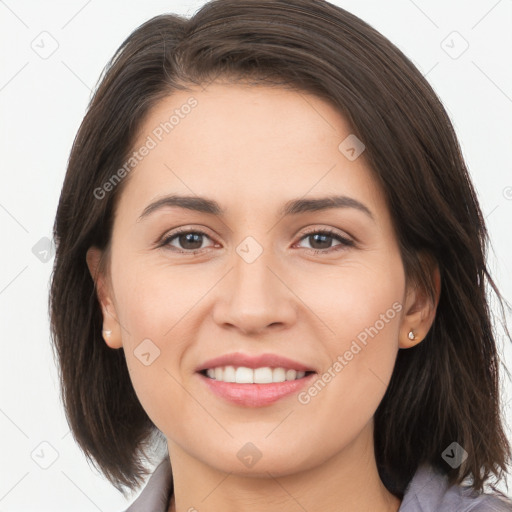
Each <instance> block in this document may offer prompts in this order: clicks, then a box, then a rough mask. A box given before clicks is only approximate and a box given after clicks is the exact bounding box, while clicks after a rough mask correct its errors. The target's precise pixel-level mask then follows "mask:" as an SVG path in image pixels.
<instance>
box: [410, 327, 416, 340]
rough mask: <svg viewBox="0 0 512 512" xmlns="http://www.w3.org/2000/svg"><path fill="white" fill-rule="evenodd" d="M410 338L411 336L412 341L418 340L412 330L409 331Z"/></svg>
mask: <svg viewBox="0 0 512 512" xmlns="http://www.w3.org/2000/svg"><path fill="white" fill-rule="evenodd" d="M408 336H409V339H410V340H414V339H416V335H415V334H414V332H412V329H411V330H410V331H409V335H408Z"/></svg>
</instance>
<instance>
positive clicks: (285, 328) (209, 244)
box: [89, 82, 414, 475]
mask: <svg viewBox="0 0 512 512" xmlns="http://www.w3.org/2000/svg"><path fill="white" fill-rule="evenodd" d="M166 123H167V124H166ZM347 137H348V139H347ZM340 144H341V145H340ZM143 147H145V148H146V149H145V150H144V149H142V148H143ZM133 149H134V151H136V152H137V154H136V155H135V157H136V158H137V160H138V163H137V165H136V167H135V168H134V169H133V170H130V172H129V175H128V177H125V178H124V179H127V180H128V182H127V183H126V188H125V189H124V190H123V193H122V195H121V197H120V201H119V203H118V208H117V210H116V215H115V221H114V230H113V238H112V246H111V253H110V262H109V263H110V266H109V271H108V274H107V279H106V280H104V281H101V282H103V285H102V286H103V287H102V288H101V289H102V290H103V292H102V293H103V295H102V301H103V303H104V305H105V307H104V314H105V317H104V328H109V329H111V330H112V331H113V334H112V338H111V340H110V341H109V342H108V343H109V345H110V346H111V347H114V348H118V347H122V348H123V349H124V352H125V355H126V361H127V364H128V369H129V372H130V376H131V379H132V381H133V385H134V388H135V390H136V393H137V396H138V398H139V400H140V402H141V404H142V406H143V407H144V409H145V410H146V411H147V413H148V415H149V416H150V418H151V419H152V420H153V422H154V423H155V425H156V426H157V427H158V428H159V429H160V430H161V431H162V432H163V433H164V434H165V436H166V437H167V439H168V443H169V449H170V453H171V459H172V450H175V451H176V452H180V453H183V454H187V456H190V457H192V458H193V459H194V460H197V461H199V462H202V463H205V464H207V465H209V466H211V467H214V468H218V469H220V470H222V471H227V472H228V471H233V472H242V473H243V472H246V473H253V474H266V472H267V471H272V474H274V475H279V474H286V473H292V472H296V471H300V470H304V469H307V468H312V467H314V466H315V465H318V464H321V463H322V462H325V461H327V460H328V459H329V458H331V457H332V456H333V455H335V454H340V453H342V452H343V451H346V450H349V447H351V446H355V443H356V442H357V441H358V440H359V441H361V442H363V441H362V440H364V442H367V441H371V429H372V427H373V422H372V418H373V415H374V413H375V410H376V408H377V406H378V404H379V403H380V401H381V399H382V397H383V395H384V393H385V391H386V388H387V385H388V382H389V380H390V377H391V374H392V370H393V366H394V362H395V358H396V355H397V351H398V349H399V348H400V347H405V346H408V345H407V343H410V344H412V343H413V342H408V341H407V333H408V332H409V330H410V328H411V327H413V328H414V325H411V319H412V316H411V317H409V316H408V315H409V314H408V310H409V309H410V308H411V305H412V302H413V301H414V297H413V296H412V295H410V294H408V293H407V290H406V285H405V275H404V269H403V265H402V261H401V257H400V253H399V248H398V245H397V240H396V236H395V233H394V230H393V226H392V222H391V218H390V214H389V211H388V209H387V206H386V203H385V200H384V196H383V194H382V191H381V190H380V188H379V187H378V185H377V183H376V181H375V179H374V177H373V176H372V173H371V171H370V169H369V167H368V165H367V163H366V162H365V158H364V156H365V154H364V147H363V146H362V145H361V142H360V141H358V140H357V139H355V138H354V136H353V135H351V128H350V126H349V124H347V122H346V121H345V120H344V118H343V117H342V116H341V115H340V114H339V113H338V112H337V111H336V110H335V109H334V108H333V107H332V106H330V104H328V103H327V102H325V101H323V100H322V99H320V98H318V97H316V96H312V95H308V94H305V93H298V92H292V91H290V90H285V89H282V88H270V87H264V86H258V87H254V86H243V85H241V84H236V85H233V84H231V85H229V84H221V83H219V82H214V83H213V84H211V85H210V86H208V87H207V88H205V89H201V88H197V89H193V90H191V91H180V92H176V93H174V94H173V95H172V96H169V97H167V98H166V99H164V100H162V101H161V102H160V103H159V104H158V105H157V106H156V107H155V108H154V109H153V110H152V111H151V112H150V114H149V115H148V117H147V118H146V119H145V122H144V124H143V127H142V130H141V131H140V133H139V137H138V140H137V142H136V144H135V145H134V148H133ZM361 151H362V153H361ZM171 196H172V197H174V198H179V197H185V196H186V197H188V198H189V199H188V200H187V201H185V200H183V199H182V206H181V207H180V206H178V205H176V204H174V205H173V204H171V202H169V203H168V204H165V202H160V203H159V205H156V206H153V207H152V206H150V205H152V204H153V205H154V203H155V202H156V201H160V200H162V199H164V198H169V197H171ZM328 197H329V198H334V197H337V198H339V199H336V200H334V199H333V201H332V202H331V203H326V204H324V203H323V200H324V199H325V198H328ZM315 200H322V201H321V203H315V202H314V201H315ZM206 201H208V203H207V204H206V203H205V202H206ZM213 202H215V203H216V205H218V208H219V210H221V211H222V213H219V212H215V211H214V209H212V208H211V205H212V203H213ZM295 203H297V204H295ZM185 204H186V205H188V206H189V207H190V208H186V207H184V206H183V205H185ZM205 204H206V206H208V208H206V207H205ZM326 205H327V206H329V205H330V206H335V207H326ZM148 208H149V209H148ZM201 210H203V211H201ZM206 210H209V211H206ZM210 210H211V211H210ZM178 230H182V231H183V233H182V234H181V235H177V232H178ZM326 230H327V231H329V232H332V233H330V234H322V232H325V231H326ZM187 233H188V235H187ZM175 235H176V236H175ZM94 251H95V250H92V251H91V254H90V255H89V256H90V257H91V256H92V255H93V253H94ZM89 261H93V260H92V259H91V260H89ZM234 353H238V354H241V355H243V356H249V358H250V357H251V356H253V357H257V356H261V355H262V354H266V355H273V356H279V357H283V358H287V359H288V360H289V361H287V362H283V361H279V360H274V361H273V360H272V359H268V360H265V359H262V360H260V361H256V360H251V361H249V362H248V361H246V360H243V359H239V360H236V359H234V358H233V357H232V355H233V354H234ZM221 356H227V359H226V360H224V361H219V362H218V363H216V362H210V363H209V362H208V361H211V360H212V359H215V358H218V357H221ZM230 362H231V365H232V366H234V367H235V371H236V373H235V372H230V370H229V369H228V370H226V371H221V370H217V371H215V367H217V368H221V367H224V366H230ZM251 362H252V363H253V364H252V366H254V367H256V368H260V369H259V370H256V371H252V372H251V371H248V370H244V369H242V370H236V367H240V366H242V367H243V366H244V365H245V366H247V367H249V366H251ZM275 366H277V367H283V368H284V369H291V370H293V369H295V370H300V369H301V368H302V369H303V371H304V370H305V369H307V370H308V371H314V372H316V373H314V374H306V376H304V377H303V378H301V379H298V380H295V381H289V382H288V383H287V384H283V383H276V384H264V383H259V384H250V383H238V384H236V383H225V382H220V381H215V380H213V379H211V377H208V376H207V375H204V374H202V373H200V372H199V370H203V369H206V368H208V367H210V368H211V370H212V371H211V372H210V375H212V376H217V378H218V379H220V380H228V381H229V380H232V378H233V377H232V374H233V373H234V375H235V377H234V378H235V379H238V380H242V381H243V380H244V379H247V378H249V379H250V378H251V377H253V376H254V375H257V381H259V382H265V379H270V378H275V379H276V380H280V379H282V378H283V376H284V378H286V376H288V378H293V377H294V373H293V371H292V372H283V371H281V370H276V371H271V370H268V367H270V368H272V367H275ZM265 367H267V369H264V368H265ZM261 368H263V369H261ZM300 375H301V374H300V373H299V374H298V376H299V377H300ZM296 376H297V375H295V377H296ZM260 379H263V380H262V381H260ZM315 383H316V384H315ZM249 443H250V444H249ZM361 446H362V444H361Z"/></svg>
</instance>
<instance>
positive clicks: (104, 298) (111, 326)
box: [85, 246, 123, 349]
mask: <svg viewBox="0 0 512 512" xmlns="http://www.w3.org/2000/svg"><path fill="white" fill-rule="evenodd" d="M103 256H104V253H103V251H102V250H101V249H98V248H97V247H94V246H93V247H90V248H89V249H88V251H87V254H86V257H85V259H86V261H87V266H88V268H89V272H90V274H91V277H92V279H93V281H94V287H95V289H96V294H97V297H98V301H99V303H100V306H101V311H102V313H103V339H104V340H105V343H106V344H107V345H108V346H109V347H110V348H113V349H117V348H121V347H122V346H123V344H122V341H121V328H120V327H121V326H120V324H119V321H118V319H117V313H116V309H115V304H114V300H113V293H112V285H111V282H110V279H109V278H108V276H107V274H106V272H105V271H104V266H103V265H102V261H101V260H102V257H103Z"/></svg>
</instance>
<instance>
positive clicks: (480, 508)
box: [125, 457, 512, 512]
mask: <svg viewBox="0 0 512 512" xmlns="http://www.w3.org/2000/svg"><path fill="white" fill-rule="evenodd" d="M172 492H173V484H172V473H171V465H170V462H169V458H168V457H166V458H165V459H164V460H163V461H162V462H161V463H160V464H159V465H158V466H157V468H156V469H155V471H154V472H153V474H152V475H151V476H150V478H149V479H148V481H147V483H146V486H145V487H144V489H143V490H142V492H141V494H140V495H139V496H138V498H137V499H136V500H135V501H134V502H133V503H132V504H131V505H130V507H128V509H126V511H125V512H167V509H168V508H169V503H170V498H171V495H172ZM398 512H512V501H508V500H506V499H505V498H500V497H498V496H492V495H489V494H480V495H477V494H476V493H474V491H473V490H472V489H471V488H470V487H463V486H460V485H459V486H457V485H454V486H451V487H448V485H447V482H446V478H445V477H444V476H443V475H442V474H440V473H438V472H437V471H435V470H434V469H433V468H432V467H430V466H426V465H422V466H420V467H419V468H418V470H417V471H416V473H415V475H414V477H413V479H412V480H411V481H410V482H409V485H408V486H407V488H406V490H405V493H404V497H403V500H402V504H401V506H400V509H399V510H398Z"/></svg>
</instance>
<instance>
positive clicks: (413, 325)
mask: <svg viewBox="0 0 512 512" xmlns="http://www.w3.org/2000/svg"><path fill="white" fill-rule="evenodd" d="M430 278H431V282H432V285H433V288H434V297H431V296H430V294H429V293H428V292H427V290H424V289H422V288H420V287H418V286H415V287H414V289H412V290H409V292H408V294H407V300H406V307H405V312H406V313H405V315H404V317H403V320H402V325H401V328H400V335H399V343H398V344H399V348H411V347H414V346H416V345H417V344H418V343H420V342H421V341H423V340H424V339H425V337H426V335H427V334H428V332H429V330H430V328H431V327H432V324H433V323H434V319H435V316H436V309H437V305H438V303H439V297H440V295H441V275H440V272H439V267H438V265H437V264H435V265H433V266H432V268H431V275H430Z"/></svg>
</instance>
